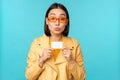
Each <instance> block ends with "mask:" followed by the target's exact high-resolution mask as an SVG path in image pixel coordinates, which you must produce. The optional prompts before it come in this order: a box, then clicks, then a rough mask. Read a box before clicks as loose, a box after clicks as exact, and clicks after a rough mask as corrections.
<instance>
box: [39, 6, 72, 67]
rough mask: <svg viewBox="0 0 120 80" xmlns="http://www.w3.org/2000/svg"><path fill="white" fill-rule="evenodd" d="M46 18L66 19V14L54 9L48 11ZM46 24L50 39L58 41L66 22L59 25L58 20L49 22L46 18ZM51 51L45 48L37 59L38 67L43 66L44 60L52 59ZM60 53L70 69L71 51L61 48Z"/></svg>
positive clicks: (51, 49)
mask: <svg viewBox="0 0 120 80" xmlns="http://www.w3.org/2000/svg"><path fill="white" fill-rule="evenodd" d="M48 17H56V18H60V17H65V18H66V13H65V12H64V11H63V10H62V9H60V8H56V9H52V10H50V12H49V14H48ZM46 24H47V25H48V28H49V30H50V33H51V37H50V39H51V40H52V41H59V40H60V39H61V37H62V32H63V31H64V29H65V26H66V25H67V22H66V23H60V21H59V20H57V21H56V22H50V21H49V20H48V18H46ZM53 50H54V49H53V48H46V49H45V50H44V51H43V55H42V57H41V58H40V59H39V66H40V67H42V66H43V64H44V63H45V61H46V60H48V59H50V58H51V57H52V51H53ZM62 51H63V55H64V57H65V58H66V60H67V61H68V63H69V65H70V69H71V68H72V67H73V64H74V60H73V59H72V57H71V50H70V49H69V48H66V47H64V48H62Z"/></svg>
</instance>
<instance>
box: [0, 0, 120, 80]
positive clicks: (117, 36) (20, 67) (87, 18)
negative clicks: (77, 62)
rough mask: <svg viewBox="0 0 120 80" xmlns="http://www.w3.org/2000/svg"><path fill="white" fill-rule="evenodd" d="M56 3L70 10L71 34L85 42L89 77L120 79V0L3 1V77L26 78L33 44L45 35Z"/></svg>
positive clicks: (0, 42)
mask: <svg viewBox="0 0 120 80" xmlns="http://www.w3.org/2000/svg"><path fill="white" fill-rule="evenodd" d="M53 2H59V3H62V4H64V5H65V6H66V7H67V9H68V11H69V15H70V21H71V22H70V34H69V36H70V37H73V38H76V39H77V40H78V41H79V43H80V44H81V48H82V53H83V56H84V62H85V63H84V65H85V70H86V74H87V76H86V80H120V77H119V75H120V50H119V48H120V0H1V1H0V80H26V78H25V68H26V65H27V64H26V59H27V55H28V52H29V48H30V45H31V43H32V41H33V39H34V38H36V37H39V36H42V34H44V32H43V31H44V29H43V25H44V16H45V13H46V10H47V8H48V7H49V6H50V5H51V3H53Z"/></svg>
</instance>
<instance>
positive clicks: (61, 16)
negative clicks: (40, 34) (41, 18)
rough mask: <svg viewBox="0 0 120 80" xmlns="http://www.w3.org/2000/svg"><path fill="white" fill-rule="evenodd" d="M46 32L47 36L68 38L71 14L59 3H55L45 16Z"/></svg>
mask: <svg viewBox="0 0 120 80" xmlns="http://www.w3.org/2000/svg"><path fill="white" fill-rule="evenodd" d="M44 32H45V34H46V35H47V36H51V34H52V33H55V34H63V35H64V36H68V33H69V14H68V11H67V9H66V8H65V7H64V6H63V5H62V4H59V3H53V4H52V5H51V6H50V7H49V8H48V10H47V12H46V15H45V24H44Z"/></svg>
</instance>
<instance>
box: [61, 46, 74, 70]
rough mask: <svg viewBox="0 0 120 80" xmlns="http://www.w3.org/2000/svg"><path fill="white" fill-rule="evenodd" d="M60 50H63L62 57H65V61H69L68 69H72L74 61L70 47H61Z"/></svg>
mask: <svg viewBox="0 0 120 80" xmlns="http://www.w3.org/2000/svg"><path fill="white" fill-rule="evenodd" d="M62 51H63V55H64V57H65V58H66V59H67V61H68V63H69V69H72V68H73V66H74V62H75V61H74V60H73V58H72V52H71V49H69V48H63V49H62Z"/></svg>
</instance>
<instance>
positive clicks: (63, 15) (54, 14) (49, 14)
mask: <svg viewBox="0 0 120 80" xmlns="http://www.w3.org/2000/svg"><path fill="white" fill-rule="evenodd" d="M49 15H55V13H50V14H49ZM62 15H63V16H66V15H65V14H64V13H62V14H60V16H62Z"/></svg>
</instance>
